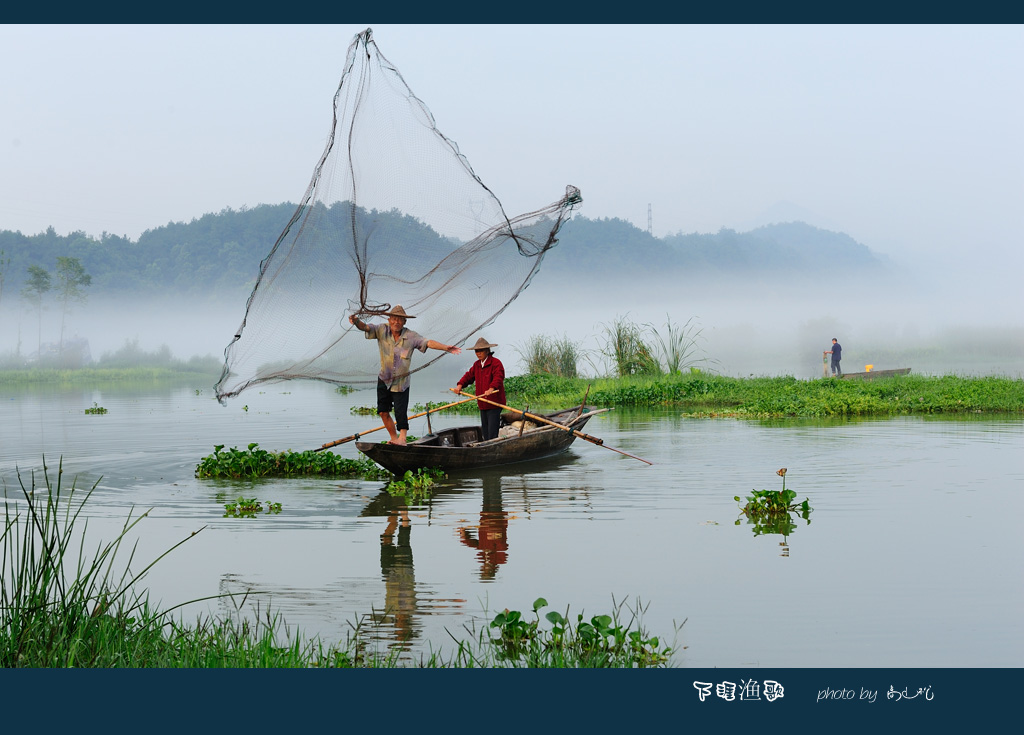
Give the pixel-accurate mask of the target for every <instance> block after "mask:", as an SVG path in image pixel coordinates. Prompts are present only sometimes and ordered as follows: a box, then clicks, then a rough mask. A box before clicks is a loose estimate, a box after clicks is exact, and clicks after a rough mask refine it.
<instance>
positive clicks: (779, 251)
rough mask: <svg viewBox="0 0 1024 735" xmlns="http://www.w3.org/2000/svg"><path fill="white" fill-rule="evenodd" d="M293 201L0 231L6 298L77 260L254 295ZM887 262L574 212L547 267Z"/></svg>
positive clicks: (102, 269)
mask: <svg viewBox="0 0 1024 735" xmlns="http://www.w3.org/2000/svg"><path fill="white" fill-rule="evenodd" d="M295 206H296V205H294V204H290V203H283V204H278V205H260V206H258V207H254V208H251V209H248V208H243V209H242V210H233V209H225V210H223V211H221V212H219V213H217V214H206V215H203V216H202V217H200V218H197V219H194V220H192V221H191V222H188V223H185V222H172V223H169V224H167V225H164V226H162V227H157V228H155V229H152V230H147V231H146V232H144V233H143V234H142V235H141V236H140V237H139V239H138V241H134V242H133V241H131V240H128V239H126V238H121V237H117V236H113V235H108V234H106V233H104V234H103V235H102V236H101V237H100V238H98V239H97V238H93V237H90V236H87V235H85V234H84V233H82V232H75V233H71V234H70V235H66V236H62V235H58V234H56V233H55V232H54V230H53V229H52V228H50V229H49V230H47V231H46V232H43V233H40V234H38V235H23V234H22V233H20V232H11V231H0V287H2V288H3V291H2V292H0V299H2V300H4V301H7V300H9V299H11V298H16V294H19V293H20V290H21V287H22V285H23V284H24V282H25V279H26V277H27V271H28V267H29V266H31V265H38V266H42V267H43V268H46V269H48V270H53V268H54V264H55V261H56V258H57V257H59V256H71V257H76V258H78V259H79V260H80V261H81V263H82V265H83V266H84V267H85V270H86V272H87V273H88V274H90V275H91V277H92V284H91V286H90V288H89V294H90V295H106V296H119V295H128V294H139V293H145V294H149V295H168V296H183V295H184V296H191V297H195V298H203V299H206V298H212V297H225V298H235V297H237V296H238V295H239V294H247V293H248V292H249V291H250V290H251V289H252V287H253V284H254V283H255V280H256V277H257V275H258V273H259V267H260V262H261V261H262V260H263V258H265V257H266V256H267V255H268V254H269V252H270V249H271V248H272V247H273V245H274V243H275V242H276V241H277V238H278V236H279V235H280V234H281V231H282V230H283V228H284V227H285V225H286V224H287V222H288V220H289V218H290V217H291V216H292V215H293V214H294V212H295ZM366 216H367V217H371V218H372V219H373V222H374V223H376V224H375V226H376V227H380V228H382V231H383V230H386V229H387V228H391V227H394V228H403V229H408V228H410V227H412V228H420V229H421V230H422V232H421V233H420V235H419V237H420V240H421V241H422V242H423V244H424V247H429V248H432V249H433V248H440V247H442V246H443V240H442V238H440V237H439V236H438V235H437V234H436V233H434V232H433V231H431V230H430V229H429V228H427V227H425V226H423V225H421V224H419V223H417V222H415V221H414V220H412V219H411V218H410V217H407V216H404V215H401V214H400V213H398V212H376V211H374V212H370V213H366ZM886 270H887V263H886V260H885V259H884V258H883V257H880V256H878V255H876V254H875V253H873V252H872V251H871V250H870V249H868V248H867V247H866V246H865V245H863V244H861V243H858V242H857V241H855V240H854V239H853V238H851V237H850V236H848V235H845V234H843V233H838V232H831V231H828V230H823V229H819V228H817V227H812V226H811V225H808V224H805V223H803V222H789V223H785V224H773V225H767V226H764V227H759V228H757V229H755V230H752V231H750V232H743V233H741V232H736V231H734V230H728V229H723V230H720V231H718V232H717V233H714V234H698V233H693V234H682V233H679V234H675V235H670V236H668V237H665V238H656V237H653V236H652V235H650V234H648V233H647V232H646V231H644V230H641V229H639V228H637V227H636V226H634V225H633V224H631V223H629V222H626V221H624V220H621V219H588V218H586V217H582V216H576V217H574V218H573V219H572V220H570V221H569V222H568V223H567V224H566V225H565V226H564V227H563V229H562V231H561V233H560V235H559V242H558V245H557V246H556V247H555V248H554V249H553V250H552V251H551V252H550V253H549V254H548V256H547V257H546V259H545V262H544V265H543V266H542V271H543V272H544V273H545V275H546V276H556V277H562V276H572V275H586V276H589V277H600V276H603V277H607V278H612V279H614V278H617V277H622V276H645V275H651V274H660V275H669V276H671V275H673V274H695V273H696V274H709V275H711V274H715V275H723V276H726V277H728V276H736V277H739V276H749V275H751V274H756V275H764V276H771V275H773V274H779V273H786V274H789V275H791V276H792V275H804V276H814V277H817V276H821V275H824V274H828V273H830V272H837V271H842V272H844V273H846V274H850V273H864V274H870V273H882V272H884V271H886Z"/></svg>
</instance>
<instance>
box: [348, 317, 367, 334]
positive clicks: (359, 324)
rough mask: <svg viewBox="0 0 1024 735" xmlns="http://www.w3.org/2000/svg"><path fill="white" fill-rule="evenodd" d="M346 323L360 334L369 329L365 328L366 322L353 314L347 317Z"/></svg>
mask: <svg viewBox="0 0 1024 735" xmlns="http://www.w3.org/2000/svg"><path fill="white" fill-rule="evenodd" d="M348 323H349V324H351V325H353V326H354V327H355V328H356V329H358V330H359V331H360V332H365V331H366V330H367V329H369V327H367V326H366V322H364V321H363V320H362V319H360V318H359V317H357V316H356V315H355V314H352V315H350V316H349V318H348Z"/></svg>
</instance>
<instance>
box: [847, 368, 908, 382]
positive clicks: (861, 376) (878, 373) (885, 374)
mask: <svg viewBox="0 0 1024 735" xmlns="http://www.w3.org/2000/svg"><path fill="white" fill-rule="evenodd" d="M909 372H910V368H896V369H895V370H872V371H871V372H867V373H843V380H875V379H876V378H891V377H893V376H894V375H906V374H907V373H909Z"/></svg>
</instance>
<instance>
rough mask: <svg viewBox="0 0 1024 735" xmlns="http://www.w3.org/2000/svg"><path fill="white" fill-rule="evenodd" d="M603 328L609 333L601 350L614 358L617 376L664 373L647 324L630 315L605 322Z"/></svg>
mask: <svg viewBox="0 0 1024 735" xmlns="http://www.w3.org/2000/svg"><path fill="white" fill-rule="evenodd" d="M601 329H602V330H603V332H604V336H605V344H604V347H602V348H601V354H603V355H604V356H605V357H606V358H607V359H608V360H610V361H611V367H612V369H613V371H614V374H615V375H616V376H618V377H620V378H624V377H627V376H630V375H659V374H661V367H660V366H659V365H658V359H657V358H656V357H655V356H654V354H653V349H652V348H651V346H650V345H649V344H648V337H647V334H646V332H647V330H646V328H644V327H642V326H640V325H638V324H636V323H635V322H632V321H630V320H629V318H628V315H627V316H620V317H616V318H615V319H613V320H612V322H611V323H610V324H602V325H601Z"/></svg>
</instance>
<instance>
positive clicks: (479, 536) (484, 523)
mask: <svg viewBox="0 0 1024 735" xmlns="http://www.w3.org/2000/svg"><path fill="white" fill-rule="evenodd" d="M483 484H484V499H483V507H482V508H481V510H480V525H479V526H477V529H476V530H477V533H476V536H473V532H472V530H471V529H470V528H460V529H459V537H460V538H461V540H462V543H463V544H465V545H466V546H469V547H470V548H473V549H476V550H477V551H476V558H477V559H479V560H480V579H483V580H491V579H494V576H495V575H496V574H497V573H498V567H499V566H501V565H502V564H504V563H505V562H506V561H508V553H507V552H508V514H507V513H506V512H505V511H504V510H502V507H501V479H500V478H497V477H485V478H484V481H483Z"/></svg>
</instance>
